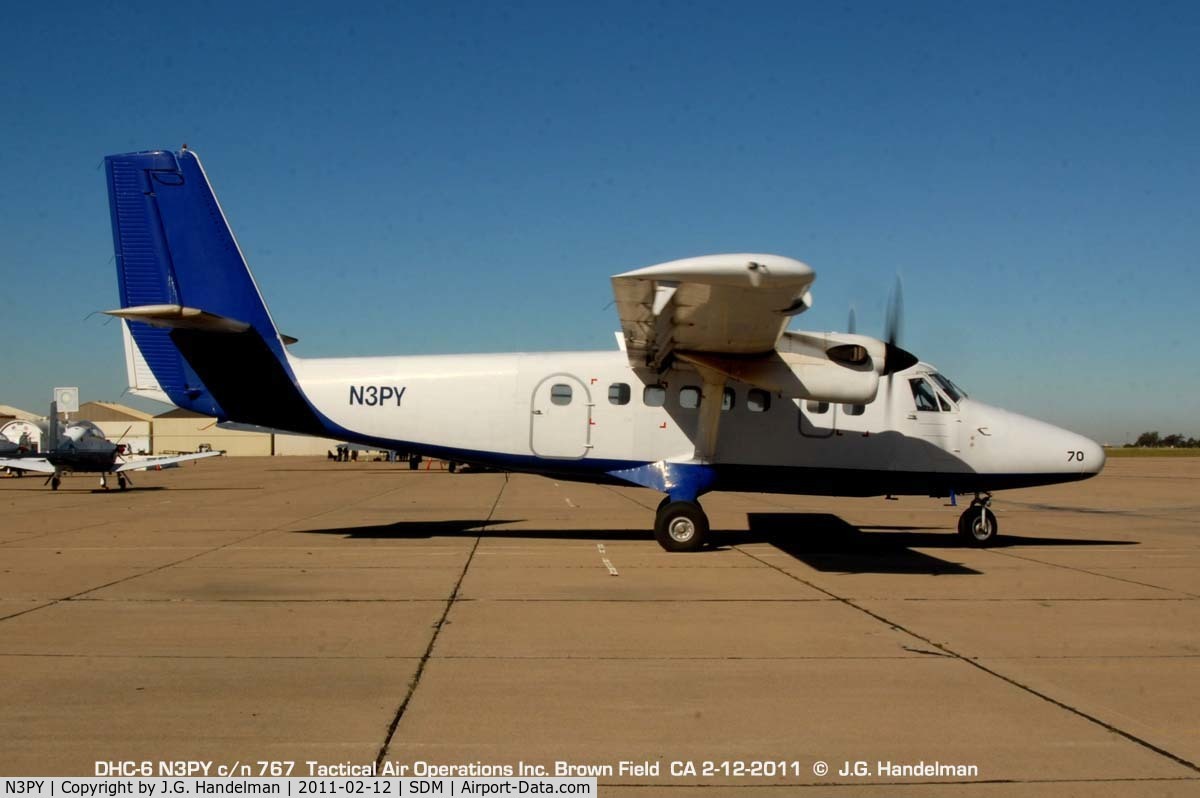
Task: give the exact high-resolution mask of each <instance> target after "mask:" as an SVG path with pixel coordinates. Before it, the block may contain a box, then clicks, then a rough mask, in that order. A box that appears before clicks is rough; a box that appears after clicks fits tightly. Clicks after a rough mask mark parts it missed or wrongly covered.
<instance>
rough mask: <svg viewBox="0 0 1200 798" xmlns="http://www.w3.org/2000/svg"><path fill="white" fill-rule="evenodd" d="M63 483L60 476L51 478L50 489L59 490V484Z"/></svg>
mask: <svg viewBox="0 0 1200 798" xmlns="http://www.w3.org/2000/svg"><path fill="white" fill-rule="evenodd" d="M61 484H62V480H61V479H59V478H58V477H51V478H50V490H58V486H59V485H61Z"/></svg>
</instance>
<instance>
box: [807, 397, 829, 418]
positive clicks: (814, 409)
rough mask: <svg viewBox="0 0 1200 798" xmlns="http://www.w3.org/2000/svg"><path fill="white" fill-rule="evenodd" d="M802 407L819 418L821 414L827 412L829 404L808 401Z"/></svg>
mask: <svg viewBox="0 0 1200 798" xmlns="http://www.w3.org/2000/svg"><path fill="white" fill-rule="evenodd" d="M804 407H805V408H807V410H808V412H810V413H812V414H813V415H814V416H819V415H821V414H822V413H828V412H829V402H816V401H813V400H812V399H809V400H808V401H807V402H805V403H804Z"/></svg>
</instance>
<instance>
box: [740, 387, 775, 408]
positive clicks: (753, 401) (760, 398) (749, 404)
mask: <svg viewBox="0 0 1200 798" xmlns="http://www.w3.org/2000/svg"><path fill="white" fill-rule="evenodd" d="M746 409H747V410H749V411H750V412H751V413H765V412H767V411H768V410H770V409H771V394H769V393H767V392H766V391H764V390H763V389H761V388H751V389H750V392H749V393H747V394H746Z"/></svg>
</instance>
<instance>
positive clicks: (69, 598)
mask: <svg viewBox="0 0 1200 798" xmlns="http://www.w3.org/2000/svg"><path fill="white" fill-rule="evenodd" d="M396 490H399V488H392V489H390V490H387V491H384V492H383V493H381V494H379V496H384V495H387V494H388V493H392V492H394V491H396ZM371 498H376V497H371ZM342 509H344V508H342V507H335V508H331V509H328V510H322V511H321V512H318V513H312V514H311V515H306V516H304V517H303V518H297V519H290V520H287V521H283V522H281V523H279V524H276V525H275V526H273V527H271V528H270V529H263V530H260V531H258V532H255V533H253V534H251V535H247V536H246V537H244V538H238V539H237V540H231V541H228V542H226V543H222V544H221V545H219V546H215V547H213V548H211V549H204V550H202V551H199V552H197V553H195V554H192V555H190V556H187V557H184V558H183V559H180V560H175V561H173V562H169V563H165V564H163V565H159V566H157V567H155V568H151V569H149V570H147V571H142V572H140V573H137V574H133V575H132V576H126V577H123V578H121V579H116V580H113V581H112V582H108V583H106V584H103V585H97V586H96V587H90V588H88V589H87V590H81V591H79V592H78V593H73V594H71V595H69V596H64V597H62V598H56V599H53V600H52V601H49V602H47V603H46V604H43V605H41V606H40V607H34V608H32V609H28V610H24V611H22V612H18V613H16V614H15V615H6V616H5V617H3V618H0V623H3V622H4V621H7V620H11V619H13V618H18V617H20V616H22V615H28V614H30V613H32V612H37V611H38V610H44V609H46V608H47V607H55V606H57V605H59V604H61V603H63V602H68V601H78V600H80V599H81V598H82V597H84V596H86V595H87V594H88V593H94V592H96V591H97V590H104V589H105V588H108V587H113V586H114V585H119V584H121V583H122V582H128V581H130V580H131V579H140V578H141V577H143V576H149V575H150V574H153V573H157V572H159V571H162V570H165V569H167V568H171V567H172V566H175V565H180V564H181V563H185V562H188V561H190V560H194V559H196V558H197V557H204V556H206V555H208V554H212V553H214V552H218V551H221V550H222V549H225V548H228V547H230V546H235V545H237V544H238V543H242V542H244V541H247V540H252V539H254V538H256V537H259V536H261V535H266V534H269V533H271V532H277V531H279V530H280V529H281V528H282V527H285V526H287V525H288V524H293V523H300V522H301V521H310V520H312V519H313V518H318V517H320V516H322V515H325V514H327V513H330V512H334V511H335V510H342ZM105 523H113V522H105ZM83 528H85V529H87V528H90V527H83Z"/></svg>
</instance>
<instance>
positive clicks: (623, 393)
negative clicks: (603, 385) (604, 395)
mask: <svg viewBox="0 0 1200 798" xmlns="http://www.w3.org/2000/svg"><path fill="white" fill-rule="evenodd" d="M608 403H609V404H613V405H627V404H629V384H628V383H624V382H614V383H613V384H612V385H610V386H608Z"/></svg>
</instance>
